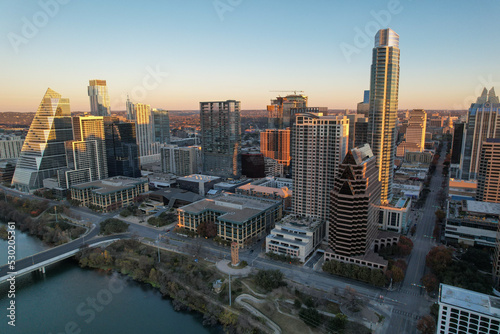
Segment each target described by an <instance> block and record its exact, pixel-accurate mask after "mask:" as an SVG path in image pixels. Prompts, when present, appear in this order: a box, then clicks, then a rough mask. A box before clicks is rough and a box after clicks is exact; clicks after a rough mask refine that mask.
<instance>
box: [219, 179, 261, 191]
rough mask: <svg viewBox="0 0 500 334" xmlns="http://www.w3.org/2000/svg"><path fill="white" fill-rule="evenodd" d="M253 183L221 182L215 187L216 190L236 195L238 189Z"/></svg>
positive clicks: (245, 181)
mask: <svg viewBox="0 0 500 334" xmlns="http://www.w3.org/2000/svg"><path fill="white" fill-rule="evenodd" d="M250 182H252V179H240V180H228V181H226V182H219V183H217V184H216V185H214V189H215V190H220V191H225V192H230V193H235V192H236V188H238V187H241V186H243V185H245V184H249V183H250Z"/></svg>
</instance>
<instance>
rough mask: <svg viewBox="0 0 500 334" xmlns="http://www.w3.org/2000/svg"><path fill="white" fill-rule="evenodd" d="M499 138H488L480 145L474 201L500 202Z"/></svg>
mask: <svg viewBox="0 0 500 334" xmlns="http://www.w3.org/2000/svg"><path fill="white" fill-rule="evenodd" d="M498 180H500V139H493V138H488V139H486V141H484V142H483V144H482V146H481V156H480V159H479V168H478V175H477V191H476V201H482V202H493V203H500V183H499V182H498Z"/></svg>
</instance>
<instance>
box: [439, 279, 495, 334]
mask: <svg viewBox="0 0 500 334" xmlns="http://www.w3.org/2000/svg"><path fill="white" fill-rule="evenodd" d="M438 303H439V318H438V322H437V326H436V327H437V333H438V334H448V333H478V334H479V333H500V298H498V297H494V296H490V295H486V294H484V293H479V292H475V291H471V290H466V289H462V288H458V287H455V286H451V285H446V284H441V285H440V286H439V299H438Z"/></svg>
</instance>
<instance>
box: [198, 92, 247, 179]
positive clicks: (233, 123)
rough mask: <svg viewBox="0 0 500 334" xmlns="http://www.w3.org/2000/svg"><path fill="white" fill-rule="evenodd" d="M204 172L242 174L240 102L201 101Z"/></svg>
mask: <svg viewBox="0 0 500 334" xmlns="http://www.w3.org/2000/svg"><path fill="white" fill-rule="evenodd" d="M200 120H201V122H200V123H201V137H202V145H201V148H202V159H203V172H204V173H205V174H208V175H214V176H221V177H226V178H230V177H231V178H232V177H239V176H240V175H241V157H240V151H241V119H240V101H235V100H228V101H220V102H200Z"/></svg>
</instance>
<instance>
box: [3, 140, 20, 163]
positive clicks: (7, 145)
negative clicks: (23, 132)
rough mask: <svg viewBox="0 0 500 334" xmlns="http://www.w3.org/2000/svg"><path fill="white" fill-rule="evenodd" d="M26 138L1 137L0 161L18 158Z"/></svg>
mask: <svg viewBox="0 0 500 334" xmlns="http://www.w3.org/2000/svg"><path fill="white" fill-rule="evenodd" d="M23 143H24V138H22V137H21V136H15V135H0V159H14V158H18V157H19V154H20V153H21V149H22V148H23Z"/></svg>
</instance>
